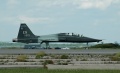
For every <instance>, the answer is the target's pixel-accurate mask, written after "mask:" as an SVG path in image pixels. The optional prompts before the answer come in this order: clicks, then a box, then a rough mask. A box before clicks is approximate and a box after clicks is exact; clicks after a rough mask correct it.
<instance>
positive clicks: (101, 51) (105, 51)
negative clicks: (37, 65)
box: [0, 49, 120, 54]
mask: <svg viewBox="0 0 120 73" xmlns="http://www.w3.org/2000/svg"><path fill="white" fill-rule="evenodd" d="M40 51H44V52H45V53H47V54H115V53H118V52H120V49H80V50H55V49H49V50H47V49H0V54H36V53H38V52H40Z"/></svg>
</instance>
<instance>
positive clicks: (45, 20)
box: [18, 16, 50, 23]
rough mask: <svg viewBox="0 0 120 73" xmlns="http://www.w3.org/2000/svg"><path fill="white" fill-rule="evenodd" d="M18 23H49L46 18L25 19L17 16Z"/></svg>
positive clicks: (25, 17)
mask: <svg viewBox="0 0 120 73" xmlns="http://www.w3.org/2000/svg"><path fill="white" fill-rule="evenodd" d="M18 19H19V21H20V22H24V23H41V22H47V21H50V19H49V18H48V17H39V18H37V17H27V16H19V17H18Z"/></svg>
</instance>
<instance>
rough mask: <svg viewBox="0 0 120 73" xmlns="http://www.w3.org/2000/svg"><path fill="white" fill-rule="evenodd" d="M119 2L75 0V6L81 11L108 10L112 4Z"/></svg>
mask: <svg viewBox="0 0 120 73" xmlns="http://www.w3.org/2000/svg"><path fill="white" fill-rule="evenodd" d="M117 2H118V0H75V2H74V4H75V5H77V6H78V8H80V9H90V8H96V9H106V8H108V7H109V6H110V5H111V4H112V3H117Z"/></svg>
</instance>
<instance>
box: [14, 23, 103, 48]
mask: <svg viewBox="0 0 120 73" xmlns="http://www.w3.org/2000/svg"><path fill="white" fill-rule="evenodd" d="M100 41H102V40H100V39H94V38H89V37H85V36H83V35H79V34H77V35H76V34H74V33H72V34H70V33H57V34H50V35H43V36H37V35H34V34H33V33H32V31H31V30H30V29H29V27H28V26H27V25H26V24H25V23H22V24H21V25H20V28H19V32H18V36H17V38H15V39H13V42H21V43H27V44H28V43H40V46H41V44H42V43H45V44H46V48H48V47H49V42H72V43H87V44H88V43H90V42H100Z"/></svg>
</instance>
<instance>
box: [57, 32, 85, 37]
mask: <svg viewBox="0 0 120 73" xmlns="http://www.w3.org/2000/svg"><path fill="white" fill-rule="evenodd" d="M58 35H60V36H78V37H84V36H83V35H80V34H75V33H59V34H58Z"/></svg>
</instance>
